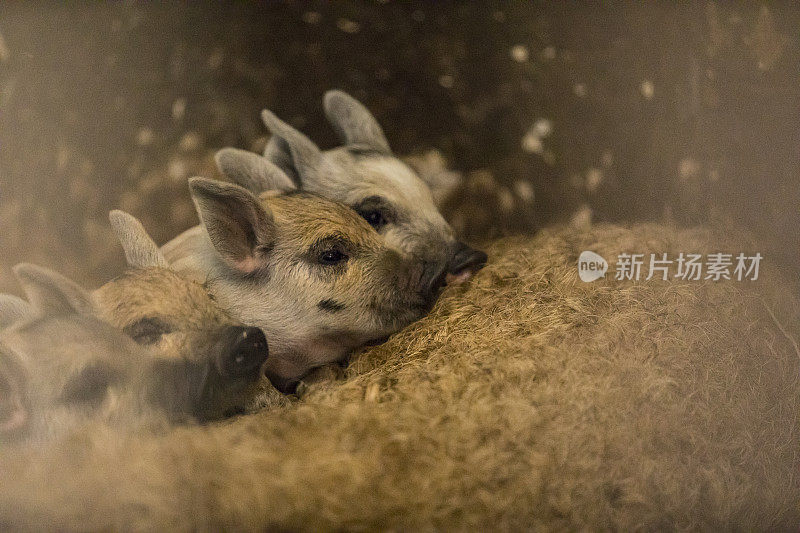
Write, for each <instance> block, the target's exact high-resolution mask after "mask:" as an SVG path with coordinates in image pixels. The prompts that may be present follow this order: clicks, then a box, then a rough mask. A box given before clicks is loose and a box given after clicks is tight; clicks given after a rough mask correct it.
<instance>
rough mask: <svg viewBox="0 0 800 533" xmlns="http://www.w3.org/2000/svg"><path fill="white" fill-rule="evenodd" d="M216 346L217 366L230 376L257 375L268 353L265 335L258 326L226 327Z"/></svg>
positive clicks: (245, 376) (248, 376) (247, 376)
mask: <svg viewBox="0 0 800 533" xmlns="http://www.w3.org/2000/svg"><path fill="white" fill-rule="evenodd" d="M218 346H219V351H218V352H217V354H218V355H217V368H218V370H219V372H220V374H222V375H223V376H227V377H231V378H250V377H252V378H257V377H259V376H260V372H261V367H262V366H263V365H264V362H265V361H266V360H267V356H268V355H269V348H268V346H267V337H266V336H265V335H264V332H263V331H261V330H260V329H258V328H252V327H239V326H231V327H229V328H226V329H225V332H224V333H223V335H222V339H221V340H220V342H219V344H218Z"/></svg>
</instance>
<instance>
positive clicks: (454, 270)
mask: <svg viewBox="0 0 800 533" xmlns="http://www.w3.org/2000/svg"><path fill="white" fill-rule="evenodd" d="M487 259H488V256H487V255H486V252H482V251H481V250H476V249H474V248H472V247H470V246H467V245H466V244H464V243H463V242H459V243H457V244H456V248H455V250H454V252H453V256H452V257H451V259H450V262H449V263H448V265H447V283H448V284H453V285H458V284H460V283H464V282H465V281H467V280H468V279H469V278H471V277H472V276H473V275H474V274H475V273H476V272H477V271H478V270H480V269H481V268H483V266H484V265H485V264H486V261H487Z"/></svg>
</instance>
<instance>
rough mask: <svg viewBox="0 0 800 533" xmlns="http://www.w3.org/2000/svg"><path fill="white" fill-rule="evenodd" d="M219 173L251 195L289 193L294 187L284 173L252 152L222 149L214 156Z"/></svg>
mask: <svg viewBox="0 0 800 533" xmlns="http://www.w3.org/2000/svg"><path fill="white" fill-rule="evenodd" d="M214 160H215V161H216V162H217V167H218V168H219V170H220V172H222V173H223V174H225V176H227V177H228V178H230V179H231V180H232V181H233V182H234V183H236V184H237V185H241V186H242V187H244V188H245V189H247V190H248V191H250V192H252V193H253V194H261V193H262V192H264V191H275V190H278V191H290V190H292V189H295V188H296V187H295V185H294V183H293V182H292V180H291V179H290V178H289V176H287V175H286V173H285V172H284V171H283V170H281V169H280V168H278V166H277V165H275V164H274V163H272V162H270V161H269V160H268V159H267V158H265V157H261V156H260V155H258V154H254V153H253V152H248V151H246V150H239V149H237V148H223V149H222V150H220V151H219V152H217V154H216V155H215V156H214Z"/></svg>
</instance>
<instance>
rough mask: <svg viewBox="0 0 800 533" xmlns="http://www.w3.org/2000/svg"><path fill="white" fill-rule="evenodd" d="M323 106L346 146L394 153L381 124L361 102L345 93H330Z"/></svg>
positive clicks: (326, 95) (327, 93)
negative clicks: (351, 145)
mask: <svg viewBox="0 0 800 533" xmlns="http://www.w3.org/2000/svg"><path fill="white" fill-rule="evenodd" d="M323 105H324V107H325V115H326V116H327V117H328V122H330V123H331V126H333V129H334V130H336V134H337V135H338V136H339V139H341V140H342V142H343V143H344V144H357V145H362V146H368V147H370V148H372V149H373V150H375V151H377V152H381V153H384V154H387V155H388V154H391V153H392V150H391V149H390V148H389V142H388V141H387V140H386V136H385V135H384V134H383V129H381V126H380V124H378V121H377V120H376V119H375V117H374V116H372V113H370V112H369V110H367V108H366V107H364V105H363V104H362V103H361V102H359V101H358V100H356V99H355V98H353V97H352V96H350V95H349V94H347V93H345V92H342V91H328V92H326V93H325V98H324V102H323Z"/></svg>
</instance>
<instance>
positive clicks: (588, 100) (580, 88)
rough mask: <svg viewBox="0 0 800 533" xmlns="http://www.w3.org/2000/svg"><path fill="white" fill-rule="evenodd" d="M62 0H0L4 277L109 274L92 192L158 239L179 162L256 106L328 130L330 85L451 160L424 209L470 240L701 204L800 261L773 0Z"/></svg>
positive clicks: (109, 254) (792, 34)
mask: <svg viewBox="0 0 800 533" xmlns="http://www.w3.org/2000/svg"><path fill="white" fill-rule="evenodd" d="M66 4H67V3H47V2H3V3H2V4H0V290H2V291H9V290H11V291H14V292H17V289H16V287H15V284H14V282H13V279H12V277H11V273H10V266H12V265H13V264H15V263H17V262H19V261H33V262H37V263H40V264H43V265H47V266H50V267H53V268H56V269H57V270H59V271H61V272H63V273H65V274H67V275H70V276H72V277H73V278H75V279H76V280H78V281H80V282H82V283H84V284H88V285H90V286H92V285H98V284H99V283H101V282H103V281H104V280H106V279H108V278H109V277H111V276H113V275H116V274H117V273H119V272H120V270H121V268H122V266H123V264H124V261H123V257H122V253H121V250H120V249H119V247H118V246H117V244H116V241H115V239H114V238H113V236H112V234H111V232H110V229H109V227H108V223H107V212H108V210H110V209H112V208H122V209H124V210H127V211H129V212H131V213H132V214H134V215H136V216H138V217H140V218H141V219H142V221H143V223H144V224H145V227H146V228H147V229H148V230H149V231H150V232H151V233H152V235H153V236H154V237H155V238H156V239H157V240H158V241H159V242H164V241H166V240H167V239H169V238H171V237H172V236H174V235H176V234H177V233H178V232H179V231H181V230H183V229H185V228H187V227H189V226H191V225H193V224H195V223H196V218H195V215H194V211H193V208H192V205H191V202H190V200H189V196H188V193H187V187H186V179H187V178H188V177H190V176H192V175H205V176H215V175H216V174H215V173H216V171H215V169H214V165H213V161H212V159H211V157H212V156H213V153H214V151H215V150H217V149H219V148H221V147H223V146H237V147H240V148H246V149H253V150H258V149H260V148H262V147H263V145H264V143H265V141H266V131H265V129H264V127H263V126H262V124H261V122H260V120H259V112H260V110H261V109H262V108H265V107H266V108H269V109H272V110H273V111H275V112H276V113H277V114H278V115H279V116H280V117H282V118H284V119H285V120H287V121H289V122H290V123H291V124H293V125H294V126H296V127H298V128H300V129H302V130H303V131H304V132H305V133H306V134H308V135H309V136H310V137H311V138H312V139H314V140H315V141H317V142H318V143H319V144H320V145H321V146H322V147H323V148H328V147H331V146H334V145H335V144H336V139H335V137H334V135H333V131H332V130H331V128H330V127H329V126H328V124H327V123H326V122H325V119H324V116H323V112H322V105H321V100H322V95H323V93H324V92H325V91H326V90H328V89H331V88H339V89H343V90H345V91H347V92H349V93H350V94H352V95H353V96H355V97H356V98H358V99H360V100H361V101H362V102H363V103H364V104H365V105H366V106H367V107H368V108H369V109H370V110H371V111H372V112H373V113H374V114H375V116H376V117H377V118H378V120H379V121H380V123H381V124H382V125H383V127H384V129H385V131H386V134H387V137H388V139H389V141H390V143H391V145H392V147H393V149H394V150H395V152H396V153H397V154H400V155H414V154H416V155H417V156H418V157H417V158H416V159H415V161H416V164H421V165H423V166H424V165H428V166H432V167H434V168H438V167H441V166H442V165H445V164H446V165H447V166H448V167H449V168H450V169H452V170H453V171H455V172H458V173H459V174H460V176H461V180H462V181H461V183H460V185H459V187H458V189H457V190H456V191H455V192H454V194H453V196H452V197H451V198H450V199H449V200H448V201H447V202H446V204H445V206H444V211H445V214H446V216H447V217H448V219H449V220H450V221H451V222H452V223H453V224H454V226H455V227H456V228H457V229H458V231H459V232H461V233H462V235H463V236H464V237H466V238H468V239H471V240H473V241H475V242H480V241H481V240H484V239H489V238H493V237H496V236H499V235H503V234H509V233H530V232H534V231H536V230H537V229H538V228H541V227H543V226H546V225H548V224H553V223H560V222H567V223H572V224H575V225H578V226H581V225H586V224H589V223H593V222H594V223H596V222H602V221H614V222H623V223H626V222H633V221H641V220H654V221H663V222H666V223H670V224H676V225H696V224H714V225H721V226H723V227H725V228H728V230H729V231H731V232H739V231H747V232H752V233H754V234H755V235H757V237H758V239H759V243H762V244H761V245H760V250H759V251H761V253H762V254H765V255H766V256H767V258H766V259H765V261H771V262H773V261H774V262H779V263H781V264H782V265H784V266H785V267H787V268H793V269H797V268H798V265H800V234H798V231H797V228H798V223H800V48H799V47H798V46H799V44H800V43H798V37H800V32H799V31H798V30H800V7H798V6H797V5H795V4H794V3H790V2H786V3H769V4H767V3H758V2H736V3H730V2H706V3H702V2H691V3H677V2H676V3H671V2H648V3H636V4H634V3H615V2H603V3H602V5H601V4H600V3H592V4H591V5H590V4H589V3H588V2H587V3H586V4H585V5H579V4H577V3H570V4H569V5H567V4H563V3H561V2H538V1H527V2H497V3H495V2H470V3H451V2H437V3H432V2H430V3H429V2H404V3H402V4H400V3H397V2H393V1H379V2H354V1H337V2H330V3H329V2H291V1H283V2H277V1H276V2H269V3H268V4H254V3H230V4H229V3H214V4H211V3H202V2H191V3H186V4H184V3H177V2H175V3H166V4H161V3H144V2H142V3H130V2H115V3H69V4H68V5H66ZM687 251H688V252H690V251H691V250H687ZM737 251H738V250H737Z"/></svg>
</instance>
